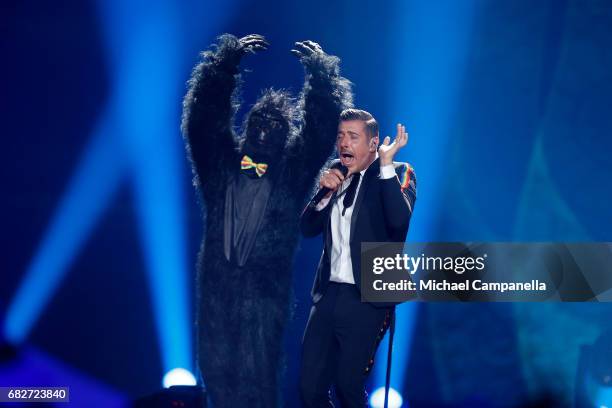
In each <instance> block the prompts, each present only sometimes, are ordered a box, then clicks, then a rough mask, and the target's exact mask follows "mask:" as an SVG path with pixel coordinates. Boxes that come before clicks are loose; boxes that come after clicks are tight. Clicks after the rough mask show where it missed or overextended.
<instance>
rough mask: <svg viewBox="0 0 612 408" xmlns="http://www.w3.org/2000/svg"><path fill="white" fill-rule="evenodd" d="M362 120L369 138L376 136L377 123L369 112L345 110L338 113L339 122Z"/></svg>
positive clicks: (352, 109)
mask: <svg viewBox="0 0 612 408" xmlns="http://www.w3.org/2000/svg"><path fill="white" fill-rule="evenodd" d="M347 120H363V121H364V122H365V125H366V129H367V131H368V136H369V137H370V138H372V137H376V136H378V122H377V121H376V119H374V116H372V114H371V113H370V112H367V111H364V110H362V109H354V108H350V109H345V110H343V111H342V112H341V113H340V121H342V122H344V121H347Z"/></svg>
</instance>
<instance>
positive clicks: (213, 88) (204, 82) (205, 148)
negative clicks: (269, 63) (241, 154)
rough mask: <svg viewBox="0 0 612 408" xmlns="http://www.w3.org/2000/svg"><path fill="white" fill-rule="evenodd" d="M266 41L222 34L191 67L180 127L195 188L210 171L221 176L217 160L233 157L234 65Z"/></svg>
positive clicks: (258, 49)
mask: <svg viewBox="0 0 612 408" xmlns="http://www.w3.org/2000/svg"><path fill="white" fill-rule="evenodd" d="M267 45H268V43H267V42H266V41H265V40H264V38H263V37H262V36H260V35H255V34H253V35H248V36H246V37H243V38H240V39H238V38H236V37H234V36H233V35H231V34H224V35H222V36H220V37H219V38H218V43H217V45H216V47H215V49H214V50H210V51H205V52H203V53H202V54H201V55H202V61H201V62H200V63H199V64H198V65H196V67H195V68H194V69H193V72H192V74H191V79H190V80H189V82H188V85H189V91H188V92H187V95H186V96H185V99H184V100H183V118H182V123H181V129H182V131H183V135H184V137H185V138H186V142H187V151H188V154H189V158H190V160H191V162H192V166H193V172H194V176H195V180H194V181H195V184H196V187H198V188H203V187H204V184H206V181H207V180H208V179H209V178H210V176H211V173H212V172H215V177H217V178H224V177H223V174H219V172H220V171H222V170H223V167H224V166H222V165H221V164H222V163H224V162H225V163H227V162H228V161H229V162H231V161H232V160H234V161H235V160H237V159H236V156H237V152H236V137H235V135H234V131H233V117H234V114H235V112H236V110H237V108H238V107H239V104H238V102H237V98H235V96H234V91H235V89H236V84H237V82H238V81H239V79H240V78H239V77H240V75H239V74H238V65H239V64H240V60H241V59H242V57H243V56H244V55H245V54H246V53H249V52H250V53H254V52H256V51H260V50H265V49H266V47H267Z"/></svg>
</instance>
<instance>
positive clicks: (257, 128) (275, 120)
mask: <svg viewBox="0 0 612 408" xmlns="http://www.w3.org/2000/svg"><path fill="white" fill-rule="evenodd" d="M294 110H295V107H294V104H293V100H292V99H291V97H290V96H289V94H288V93H286V92H284V91H275V90H272V89H270V90H266V91H264V93H263V95H262V96H261V97H260V98H259V99H258V100H257V103H256V104H255V105H254V106H253V108H252V109H251V111H250V112H249V113H248V115H247V120H246V126H245V141H244V143H245V144H244V150H245V152H246V153H250V154H252V155H253V156H255V157H257V158H258V160H260V159H261V158H266V160H270V161H272V162H273V161H275V159H277V158H278V156H279V155H280V153H281V151H282V149H283V148H284V147H285V144H286V143H287V139H288V137H289V134H290V132H291V130H292V129H291V128H292V121H293V115H294Z"/></svg>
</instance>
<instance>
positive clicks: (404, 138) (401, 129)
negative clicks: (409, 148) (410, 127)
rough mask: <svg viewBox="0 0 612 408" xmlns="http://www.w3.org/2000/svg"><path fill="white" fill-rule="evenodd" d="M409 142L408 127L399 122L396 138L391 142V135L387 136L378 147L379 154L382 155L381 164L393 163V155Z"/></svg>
mask: <svg viewBox="0 0 612 408" xmlns="http://www.w3.org/2000/svg"><path fill="white" fill-rule="evenodd" d="M406 143H408V133H407V132H406V127H405V126H403V125H402V124H401V123H398V124H397V134H396V135H395V140H394V141H393V143H391V138H390V137H389V136H387V137H385V140H384V141H383V143H382V144H381V145H380V147H379V148H378V156H379V157H380V165H381V166H385V165H388V164H392V163H393V157H395V154H396V153H397V151H398V150H399V149H401V148H402V147H404V146H406Z"/></svg>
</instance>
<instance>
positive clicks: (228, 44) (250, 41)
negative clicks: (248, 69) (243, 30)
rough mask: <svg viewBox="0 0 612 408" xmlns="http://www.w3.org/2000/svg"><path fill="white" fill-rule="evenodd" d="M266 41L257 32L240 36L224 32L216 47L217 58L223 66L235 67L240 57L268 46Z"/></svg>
mask: <svg viewBox="0 0 612 408" xmlns="http://www.w3.org/2000/svg"><path fill="white" fill-rule="evenodd" d="M268 45H270V44H268V42H267V41H266V39H265V38H264V37H263V36H262V35H259V34H249V35H247V36H244V37H242V38H236V37H234V36H233V35H229V34H225V35H223V36H221V38H220V42H219V46H218V49H217V53H216V57H217V60H218V61H219V62H220V63H221V64H222V65H225V66H229V67H237V66H238V64H240V60H241V59H242V57H243V56H244V55H245V54H247V53H251V54H255V53H256V52H257V51H264V50H266V49H267V48H268Z"/></svg>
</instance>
